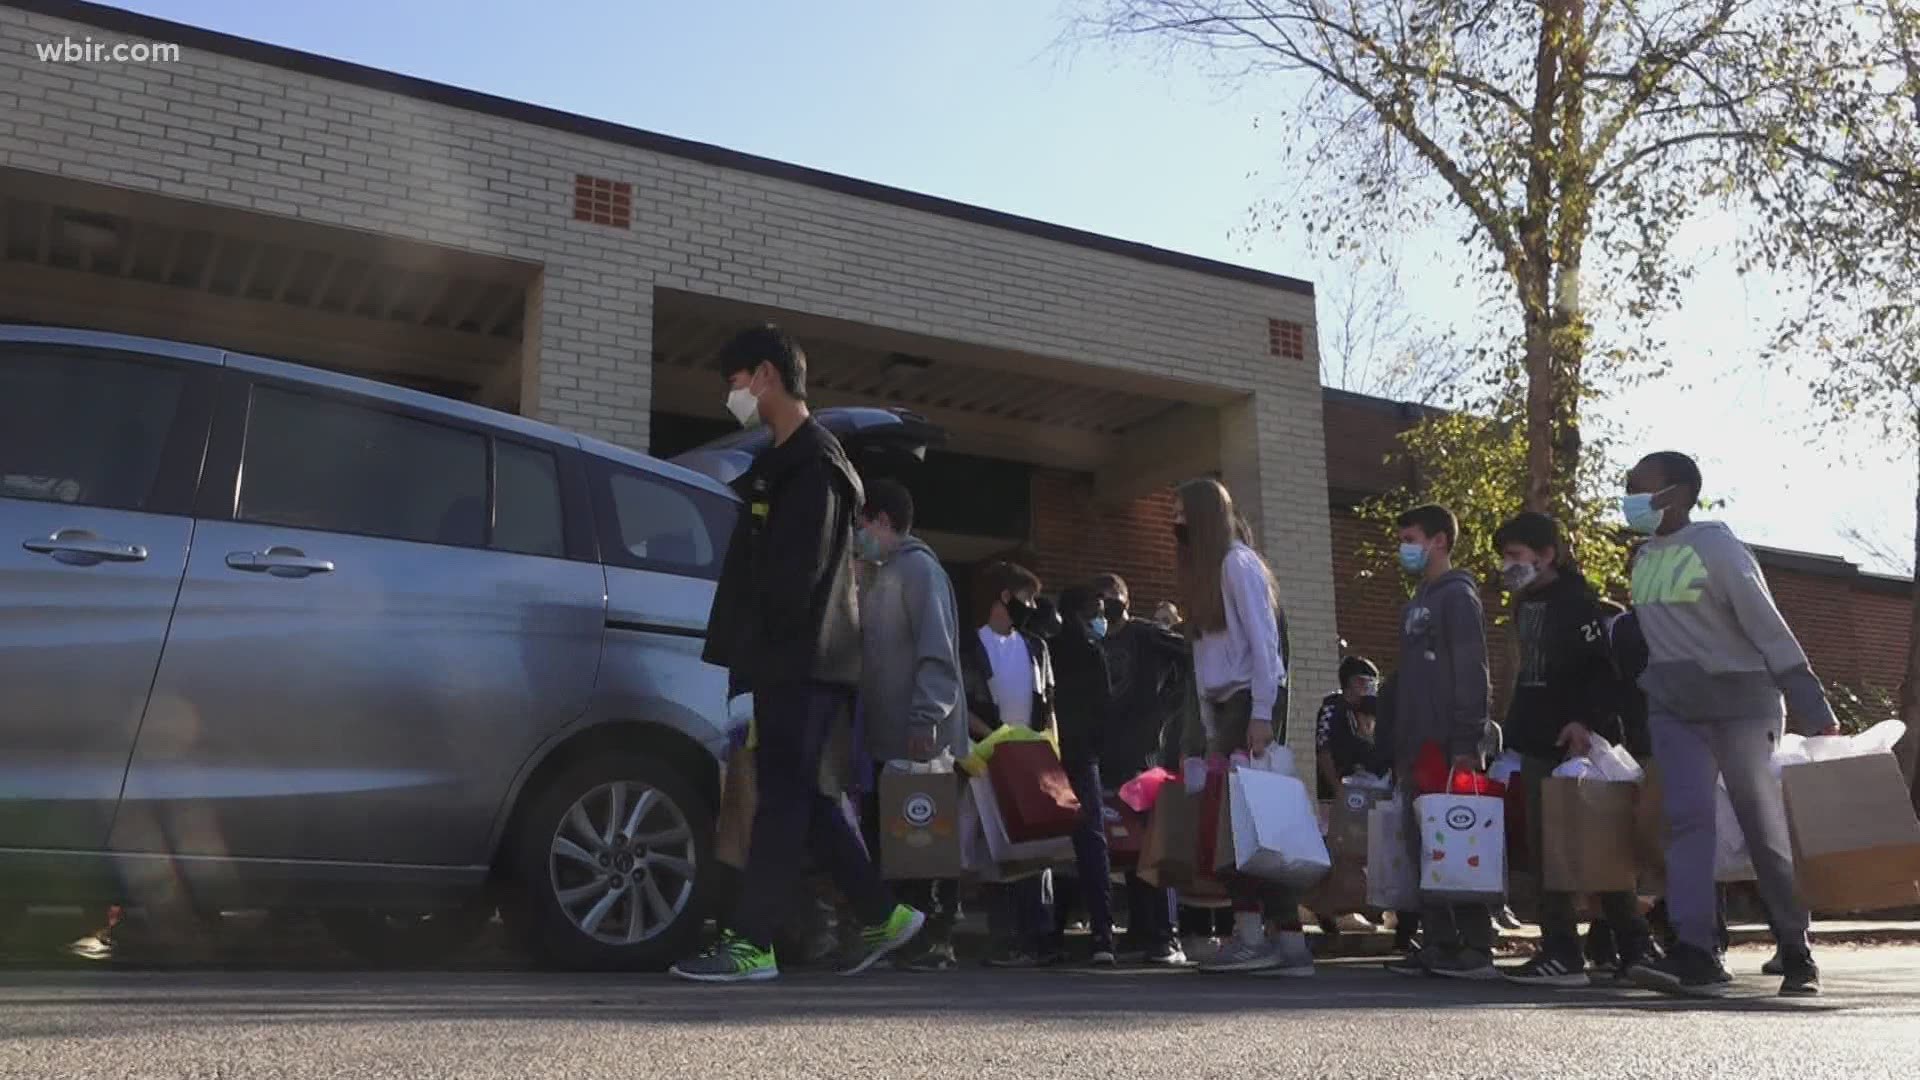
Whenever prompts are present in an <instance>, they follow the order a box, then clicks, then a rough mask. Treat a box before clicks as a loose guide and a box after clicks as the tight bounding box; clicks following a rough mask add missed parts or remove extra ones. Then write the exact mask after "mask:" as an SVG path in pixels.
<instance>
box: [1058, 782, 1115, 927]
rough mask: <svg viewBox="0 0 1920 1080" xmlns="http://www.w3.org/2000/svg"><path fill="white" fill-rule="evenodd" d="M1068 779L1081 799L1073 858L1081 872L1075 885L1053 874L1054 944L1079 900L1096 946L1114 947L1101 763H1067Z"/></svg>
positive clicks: (1077, 871) (1077, 869) (1075, 879)
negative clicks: (1066, 884)
mask: <svg viewBox="0 0 1920 1080" xmlns="http://www.w3.org/2000/svg"><path fill="white" fill-rule="evenodd" d="M1066 772H1067V780H1068V782H1070V783H1071V784H1072V785H1073V794H1074V797H1075V798H1077V799H1079V800H1080V827H1079V828H1078V829H1076V830H1074V833H1073V862H1074V870H1075V872H1076V874H1077V875H1078V876H1077V877H1076V878H1074V879H1073V880H1074V884H1073V885H1072V886H1065V885H1063V881H1062V878H1061V876H1060V875H1059V874H1055V875H1054V878H1053V933H1052V941H1051V942H1050V944H1051V945H1053V947H1055V948H1059V947H1060V946H1061V945H1062V944H1063V943H1064V941H1065V940H1066V930H1067V916H1068V914H1069V913H1070V912H1071V911H1072V910H1073V906H1074V903H1073V902H1074V901H1075V900H1076V899H1077V900H1079V902H1080V904H1081V906H1083V907H1085V908H1086V911H1087V923H1088V926H1089V928H1090V929H1091V930H1092V932H1093V947H1094V948H1095V949H1108V950H1111V949H1112V948H1113V888H1112V886H1111V884H1110V882H1109V879H1110V878H1111V877H1112V874H1113V866H1112V861H1111V859H1110V857H1109V854H1108V851H1107V825H1106V819H1105V812H1104V811H1103V809H1102V805H1103V799H1104V797H1105V793H1104V792H1103V791H1102V790H1101V788H1100V765H1099V763H1098V762H1094V761H1076V762H1072V763H1069V764H1067V765H1066Z"/></svg>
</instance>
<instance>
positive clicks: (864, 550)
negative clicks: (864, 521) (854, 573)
mask: <svg viewBox="0 0 1920 1080" xmlns="http://www.w3.org/2000/svg"><path fill="white" fill-rule="evenodd" d="M853 547H854V551H855V552H857V553H858V554H859V556H860V558H861V559H863V560H865V561H867V562H870V563H877V562H884V561H886V557H887V553H886V549H885V548H883V547H882V546H881V544H880V538H879V537H877V536H875V535H873V531H872V530H871V529H866V528H861V529H859V530H856V531H855V532H854V534H853Z"/></svg>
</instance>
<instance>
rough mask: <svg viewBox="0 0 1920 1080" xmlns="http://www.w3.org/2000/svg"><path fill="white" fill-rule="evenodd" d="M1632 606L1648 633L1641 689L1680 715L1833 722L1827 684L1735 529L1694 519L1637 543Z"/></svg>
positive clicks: (1658, 706)
mask: <svg viewBox="0 0 1920 1080" xmlns="http://www.w3.org/2000/svg"><path fill="white" fill-rule="evenodd" d="M1633 609H1634V612H1635V614H1636V616H1637V617H1638V621H1639V624H1640V631H1641V633H1642V634H1643V635H1645V637H1646V640H1647V669H1646V671H1645V672H1644V673H1643V674H1642V675H1641V676H1640V688H1641V689H1643V690H1645V691H1646V693H1647V701H1648V704H1649V705H1650V706H1651V707H1652V708H1653V710H1654V711H1657V712H1662V713H1666V714H1668V715H1671V716H1676V717H1679V718H1681V719H1684V720H1718V719H1725V718H1728V717H1755V716H1769V715H1771V716H1779V715H1781V709H1782V704H1781V696H1782V694H1784V695H1785V697H1786V714H1787V715H1788V716H1789V717H1791V718H1792V720H1793V725H1794V730H1796V731H1799V732H1802V733H1805V734H1813V733H1816V732H1819V731H1822V730H1825V729H1826V728H1827V726H1828V725H1830V724H1831V723H1832V722H1833V708H1832V706H1831V705H1830V704H1828V702H1827V693H1826V690H1825V689H1824V688H1822V687H1821V685H1820V680H1819V679H1818V678H1816V677H1815V676H1814V673H1813V667H1812V665H1810V664H1809V663H1808V662H1807V654H1806V652H1805V651H1804V650H1802V649H1801V647H1800V642H1799V640H1798V639H1796V638H1795V637H1794V636H1793V631H1792V630H1790V629H1788V627H1787V621H1786V620H1785V619H1783V618H1781V616H1780V609H1779V608H1777V607H1775V606H1774V603H1773V593H1772V591H1771V590H1769V589H1768V588H1767V580H1766V578H1765V577H1763V576H1762V575H1761V573H1760V564H1759V562H1757V561H1756V560H1755V559H1754V557H1753V553H1752V552H1750V551H1748V550H1747V547H1746V545H1745V544H1742V543H1741V542H1740V540H1739V538H1738V537H1736V536H1734V535H1733V531H1732V530H1731V529H1728V528H1727V527H1726V526H1725V525H1724V524H1721V523H1720V522H1717V521H1702V522H1695V523H1694V524H1692V525H1688V526H1687V527H1686V528H1684V529H1681V530H1679V531H1677V532H1674V533H1671V534H1669V535H1667V536H1656V537H1654V538H1652V539H1650V540H1648V541H1647V542H1646V544H1645V545H1644V546H1642V547H1641V549H1640V551H1639V554H1638V555H1637V557H1636V558H1635V559H1634V564H1633Z"/></svg>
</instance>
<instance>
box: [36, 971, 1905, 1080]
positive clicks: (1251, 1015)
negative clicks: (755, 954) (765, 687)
mask: <svg viewBox="0 0 1920 1080" xmlns="http://www.w3.org/2000/svg"><path fill="white" fill-rule="evenodd" d="M1765 958H1766V953H1765V951H1763V950H1754V949H1741V950H1737V951H1736V952H1735V954H1734V957H1733V961H1734V962H1733V967H1734V968H1735V970H1736V971H1738V972H1740V973H1741V974H1742V977H1741V980H1740V985H1739V986H1738V990H1737V992H1738V996H1736V997H1734V998H1732V999H1730V1000H1728V1001H1725V1002H1720V1003H1708V1004H1693V1003H1685V1002H1675V1001H1671V1000H1668V999H1662V998H1656V997H1654V996H1652V995H1649V994H1646V993H1644V992H1641V991H1632V990H1615V989H1604V990H1603V989H1595V990H1584V991H1559V992H1544V991H1543V992H1527V991H1524V990H1521V989H1518V988H1514V987H1509V986H1505V985H1501V984H1462V983H1448V982H1441V981H1427V980H1411V979H1404V978H1399V977H1395V976H1391V975H1387V974H1385V973H1383V972H1382V971H1381V970H1380V969H1379V967H1378V964H1377V962H1334V963H1328V964H1324V965H1322V968H1321V971H1320V974H1319V975H1318V976H1317V977H1315V978H1313V979H1310V980H1274V979H1252V978H1244V977H1242V978H1232V977H1209V976H1202V975H1199V974H1197V973H1193V972H1189V971H1180V972H1169V971H1150V970H1127V969H1122V970H1119V971H1114V972H1090V971H1072V970H1055V971H1038V972H988V971H983V970H978V969H970V970H965V971H957V972H952V973H948V974H945V975H921V976H914V975H905V974H895V973H891V972H887V973H874V974H870V975H867V976H862V977H859V978H854V979H842V978H838V977H835V976H833V975H828V974H817V975H815V974H809V975H799V976H789V977H788V979H787V980H785V981H783V982H780V983H774V984H767V985H759V986H739V987H701V986H687V985H684V984H678V983H673V982H670V981H668V980H667V979H665V978H664V977H659V976H645V977H636V976H585V975H544V974H534V973H526V972H471V971H469V972H423V973H405V974H372V973H358V972H340V971H318V972H316V971H301V972H276V971H245V972H220V971H208V970H199V971H127V970H116V969H111V968H101V969H92V970H58V971H47V970H13V971H6V972H0V1077H35V1078H45V1077H141V1078H163V1077H164V1078H174V1077H183V1078H184V1077H191V1078H195V1080H214V1078H227V1077H235V1078H239V1077H245V1078H248V1080H274V1078H282V1077H301V1078H305V1077H313V1078H336V1077H338V1078H346V1077H353V1078H366V1080H385V1078H394V1080H426V1078H441V1077H447V1078H454V1077H458V1078H462V1080H467V1078H471V1080H494V1078H499V1080H509V1078H511V1080H544V1078H548V1077H552V1078H556V1080H557V1078H566V1080H598V1078H602V1077H604V1078H609V1080H614V1078H617V1080H650V1078H654V1077H660V1078H668V1077H671V1078H674V1080H692V1078H706V1077H728V1078H742V1080H745V1078H759V1077H771V1078H788V1077H884V1078H889V1080H896V1078H913V1077H938V1078H941V1080H952V1078H956V1077H969V1078H981V1080H987V1078H997V1077H1017V1078H1019V1080H1053V1078H1067V1077H1072V1078H1083V1077H1089V1076H1093V1077H1100V1078H1102V1080H1119V1078H1123V1077H1136V1076H1137V1077H1152V1078H1155V1080H1167V1078H1173V1077H1221V1078H1231V1080H1245V1078H1248V1077H1255V1076H1285V1077H1331V1078H1340V1080H1361V1078H1368V1077H1380V1078H1401V1077H1407V1078H1413V1077H1455V1076H1457V1077H1482V1076H1484V1077H1494V1076H1499V1077H1513V1078H1525V1077H1543V1078H1545V1077H1552V1078H1563V1077H1570V1078H1582V1077H1606V1078H1607V1080H1620V1078H1623V1077H1662V1078H1668V1077H1671V1078H1693V1077H1702V1078H1704V1077H1738V1078H1740V1080H1771V1078H1775V1077H1778V1078H1788V1077H1791V1078H1794V1080H1806V1078H1809V1077H1846V1078H1850V1080H1852V1078H1869V1077H1883V1076H1884V1077H1900V1078H1901V1080H1911V1078H1912V1077H1914V1076H1916V1075H1920V948H1915V947H1911V946H1871V947H1837V948H1830V949H1827V950H1825V952H1824V953H1823V955H1822V961H1823V964H1824V967H1825V970H1826V977H1827V983H1828V993H1827V995H1826V996H1825V997H1822V998H1819V999H1816V1000H1810V1001H1807V1000H1794V1001H1786V1000H1781V999H1779V998H1777V997H1774V996H1772V994H1773V991H1774V989H1775V988H1776V982H1775V980H1771V979H1766V978H1763V977H1762V976H1760V975H1759V974H1757V972H1758V970H1759V966H1760V963H1761V961H1763V960H1764V959H1765Z"/></svg>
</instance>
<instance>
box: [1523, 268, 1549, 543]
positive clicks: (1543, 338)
mask: <svg viewBox="0 0 1920 1080" xmlns="http://www.w3.org/2000/svg"><path fill="white" fill-rule="evenodd" d="M1537 310H1538V314H1535V311H1536V309H1535V308H1534V307H1533V305H1528V309H1527V316H1526V319H1527V330H1526V365H1527V488H1526V492H1527V493H1526V499H1525V506H1526V508H1527V509H1528V510H1532V511H1535V512H1536V513H1542V514H1546V513H1552V511H1553V473H1554V468H1553V464H1554V463H1553V434H1554V433H1553V428H1554V424H1553V417H1554V411H1555V410H1554V397H1555V394H1554V385H1553V367H1554V365H1553V341H1552V335H1553V328H1552V325H1551V323H1550V321H1549V320H1550V316H1548V314H1547V311H1546V307H1545V305H1541V306H1540V307H1539V308H1538V309H1537Z"/></svg>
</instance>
